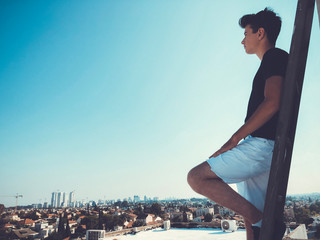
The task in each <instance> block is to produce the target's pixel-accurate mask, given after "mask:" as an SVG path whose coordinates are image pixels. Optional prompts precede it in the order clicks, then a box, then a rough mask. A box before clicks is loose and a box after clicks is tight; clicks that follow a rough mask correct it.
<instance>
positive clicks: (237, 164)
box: [188, 8, 288, 240]
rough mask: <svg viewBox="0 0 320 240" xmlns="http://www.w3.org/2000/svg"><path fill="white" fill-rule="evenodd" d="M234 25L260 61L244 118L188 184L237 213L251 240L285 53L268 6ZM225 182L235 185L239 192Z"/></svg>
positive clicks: (255, 235)
mask: <svg viewBox="0 0 320 240" xmlns="http://www.w3.org/2000/svg"><path fill="white" fill-rule="evenodd" d="M239 25H240V26H241V27H242V28H244V39H243V40H242V42H241V43H242V44H243V46H244V49H245V51H246V53H248V54H256V55H257V56H258V58H259V59H260V60H261V64H260V67H259V69H258V71H257V73H256V75H255V77H254V80H253V85H252V92H251V95H250V99H249V103H248V108H247V116H246V118H245V123H244V124H243V125H242V126H241V127H240V128H239V129H238V131H236V132H235V133H234V134H233V135H232V136H231V138H230V139H229V140H228V141H227V142H226V143H225V144H224V145H223V146H222V147H221V148H220V149H219V150H218V151H216V152H215V153H214V154H212V155H211V156H210V157H209V159H208V160H207V161H205V162H203V163H201V164H200V165H198V166H196V167H195V168H193V169H192V170H191V171H190V172H189V174H188V183H189V185H190V186H191V188H192V189H193V190H194V191H196V192H197V193H199V194H202V195H204V196H206V197H208V198H209V199H211V200H212V201H214V202H216V203H218V204H220V205H223V206H225V207H227V208H229V209H231V210H233V211H235V212H236V213H238V214H240V215H242V216H243V218H244V221H245V224H246V229H247V240H252V239H259V233H260V227H261V222H262V212H263V208H264V202H265V195H266V190H267V185H268V178H269V171H270V166H271V160H272V154H273V147H274V139H275V132H276V127H277V119H278V109H279V105H280V96H281V87H282V82H283V79H284V77H285V72H286V65H287V61H288V53H286V52H285V51H283V50H281V49H278V48H275V42H276V39H277V37H278V35H279V32H280V28H281V18H280V17H279V16H277V15H276V14H275V13H274V12H273V11H272V10H269V9H267V8H266V9H264V10H263V11H260V12H258V13H257V14H249V15H245V16H243V17H242V18H241V19H240V20H239ZM241 139H244V140H243V141H241V142H240V140H241ZM239 142H240V143H239ZM230 183H236V184H237V187H238V192H239V194H238V193H237V192H236V191H234V190H233V189H232V188H231V187H230V186H229V185H228V184H230ZM279 234H281V233H279ZM282 234H283V233H282Z"/></svg>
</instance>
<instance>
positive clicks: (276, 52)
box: [266, 48, 289, 58]
mask: <svg viewBox="0 0 320 240" xmlns="http://www.w3.org/2000/svg"><path fill="white" fill-rule="evenodd" d="M288 56H289V54H288V53H287V52H286V51H284V50H282V49H280V48H272V49H270V50H269V51H268V52H267V54H266V57H270V58H274V57H284V58H288Z"/></svg>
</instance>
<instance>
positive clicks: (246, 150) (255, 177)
mask: <svg viewBox="0 0 320 240" xmlns="http://www.w3.org/2000/svg"><path fill="white" fill-rule="evenodd" d="M273 147H274V141H273V140H268V139H265V138H259V137H251V136H248V137H246V139H245V140H243V141H241V142H240V143H239V144H238V145H237V146H236V147H234V148H233V149H231V150H229V151H227V152H225V153H222V154H221V155H219V156H218V157H216V158H210V159H208V160H207V162H208V164H209V165H210V167H211V170H212V171H213V172H214V173H215V174H216V175H217V176H218V177H220V178H221V179H222V180H223V181H224V182H225V183H228V184H230V183H236V184H237V188H238V192H239V194H240V195H241V196H243V197H244V198H245V199H247V200H248V201H249V202H251V203H252V204H253V205H254V206H255V207H256V208H257V209H259V210H260V211H261V212H263V207H264V202H265V197H266V192H267V187H268V179H269V172H270V166H271V161H272V154H273Z"/></svg>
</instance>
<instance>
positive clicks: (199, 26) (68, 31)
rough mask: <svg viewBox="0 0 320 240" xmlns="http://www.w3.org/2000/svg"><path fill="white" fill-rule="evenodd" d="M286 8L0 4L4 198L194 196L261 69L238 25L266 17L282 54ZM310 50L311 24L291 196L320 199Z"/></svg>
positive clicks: (314, 37) (291, 7)
mask: <svg viewBox="0 0 320 240" xmlns="http://www.w3.org/2000/svg"><path fill="white" fill-rule="evenodd" d="M296 4H297V3H296V1H290V0H286V1H281V2H278V1H276V0H270V1H244V2H241V3H240V2H238V1H235V0H232V1H228V2H225V3H222V2H219V3H218V2H213V1H209V0H200V1H197V2H194V1H191V0H183V4H181V2H180V1H152V2H150V1H145V0H142V1H139V2H132V1H121V2H114V1H99V0H98V1H95V2H89V1H84V0H83V1H74V0H71V1H68V2H61V1H54V0H51V1H45V2H38V1H28V3H26V2H23V1H15V2H12V1H2V2H1V3H0V29H1V32H2V38H1V39H0V43H1V44H0V53H1V57H0V79H1V80H0V136H1V138H0V164H1V175H0V182H1V183H2V184H1V185H0V195H15V194H16V193H19V194H22V195H23V198H22V199H19V205H20V203H21V205H28V204H32V203H36V202H37V201H38V200H39V199H43V196H50V195H51V193H52V190H53V189H71V190H75V192H76V195H77V196H79V199H86V198H87V197H90V198H91V199H99V198H100V199H103V197H104V196H107V198H110V199H117V198H120V199H123V198H124V197H127V196H133V195H141V196H143V195H148V196H158V197H159V198H161V199H163V198H165V197H169V196H175V197H177V198H179V197H183V198H188V197H189V198H190V197H199V196H200V195H198V194H196V193H194V192H193V191H192V190H191V189H190V187H189V186H188V184H187V182H186V176H187V173H188V171H189V170H190V169H191V168H192V167H194V166H195V165H197V164H199V163H201V162H202V161H204V160H206V159H207V157H208V156H210V155H211V154H212V153H213V152H215V151H216V150H217V149H218V148H220V147H221V145H222V144H223V143H224V142H225V141H226V140H227V139H228V138H229V137H230V136H231V135H232V134H233V133H234V131H236V130H237V128H239V127H240V126H241V125H242V123H243V121H244V118H245V112H246V107H247V102H248V99H249V94H250V90H251V84H252V80H253V77H254V74H255V72H256V70H257V68H258V67H259V64H260V61H259V59H258V58H257V57H256V56H253V55H247V54H246V53H245V51H244V49H243V46H242V45H241V43H240V42H241V40H242V39H243V29H241V28H240V27H239V26H238V20H239V18H240V17H241V16H242V15H244V14H248V13H256V12H258V11H260V10H262V9H264V8H265V7H267V6H268V7H271V8H273V9H274V11H275V12H277V13H279V15H280V16H281V17H282V20H283V24H282V30H281V32H280V35H279V38H278V41H277V47H279V48H282V49H284V50H286V51H287V52H289V49H290V42H291V36H292V31H293V23H294V17H295V12H296ZM226 12H228V14H226ZM319 41H320V31H319V20H318V15H317V12H315V13H314V21H313V26H312V32H311V40H310V45H309V54H308V59H307V66H306V73H305V81H304V87H303V92H302V98H301V105H300V113H299V118H298V124H297V132H296V138H295V145H294V150H293V157H292V164H291V170H290V176H289V183H288V194H294V193H311V192H319V191H320V186H319V183H318V181H317V179H318V175H319V172H320V165H319V164H318V159H319V157H320V156H319V155H320V154H319V153H318V152H317V148H318V147H319V142H318V136H319V134H320V112H319V111H317V110H316V109H317V105H319V103H320V95H319V94H318V91H317V90H318V89H320V81H319V80H320V79H319V78H320V77H319V76H320V74H319V71H318V67H319V66H320V54H319V53H320V46H319V44H318V43H319ZM230 86H231V87H230ZM47 201H48V202H49V197H48V200H47ZM11 202H12V199H4V198H0V203H3V204H5V206H10V205H11ZM13 205H14V204H13Z"/></svg>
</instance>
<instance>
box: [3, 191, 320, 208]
mask: <svg viewBox="0 0 320 240" xmlns="http://www.w3.org/2000/svg"><path fill="white" fill-rule="evenodd" d="M315 194H319V195H320V192H312V193H295V194H287V195H286V197H288V196H295V195H299V196H302V195H315ZM139 197H141V196H139ZM154 197H156V196H152V197H151V202H155V201H170V200H187V199H193V198H195V199H208V198H206V197H203V196H199V197H187V198H186V197H184V198H180V197H165V198H159V200H153V198H154ZM0 198H1V197H0ZM127 198H129V197H127ZM119 199H120V201H121V202H123V201H124V199H125V198H113V199H88V200H86V201H84V203H88V202H91V201H94V202H96V203H98V201H99V200H104V201H115V202H117V201H118V200H119ZM208 200H209V201H211V200H210V199H208ZM75 201H80V200H77V199H75ZM148 201H150V200H148ZM46 202H47V203H49V205H50V202H51V201H46ZM131 202H134V201H131ZM139 202H145V201H144V200H143V197H142V198H141V200H140V201H139ZM211 202H213V201H211ZM44 203H45V202H41V203H40V202H39V203H30V204H27V205H19V204H18V207H26V206H32V205H33V204H44ZM0 204H3V203H1V202H0ZM4 206H5V208H12V207H15V205H13V206H6V205H4ZM56 208H69V207H56Z"/></svg>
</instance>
